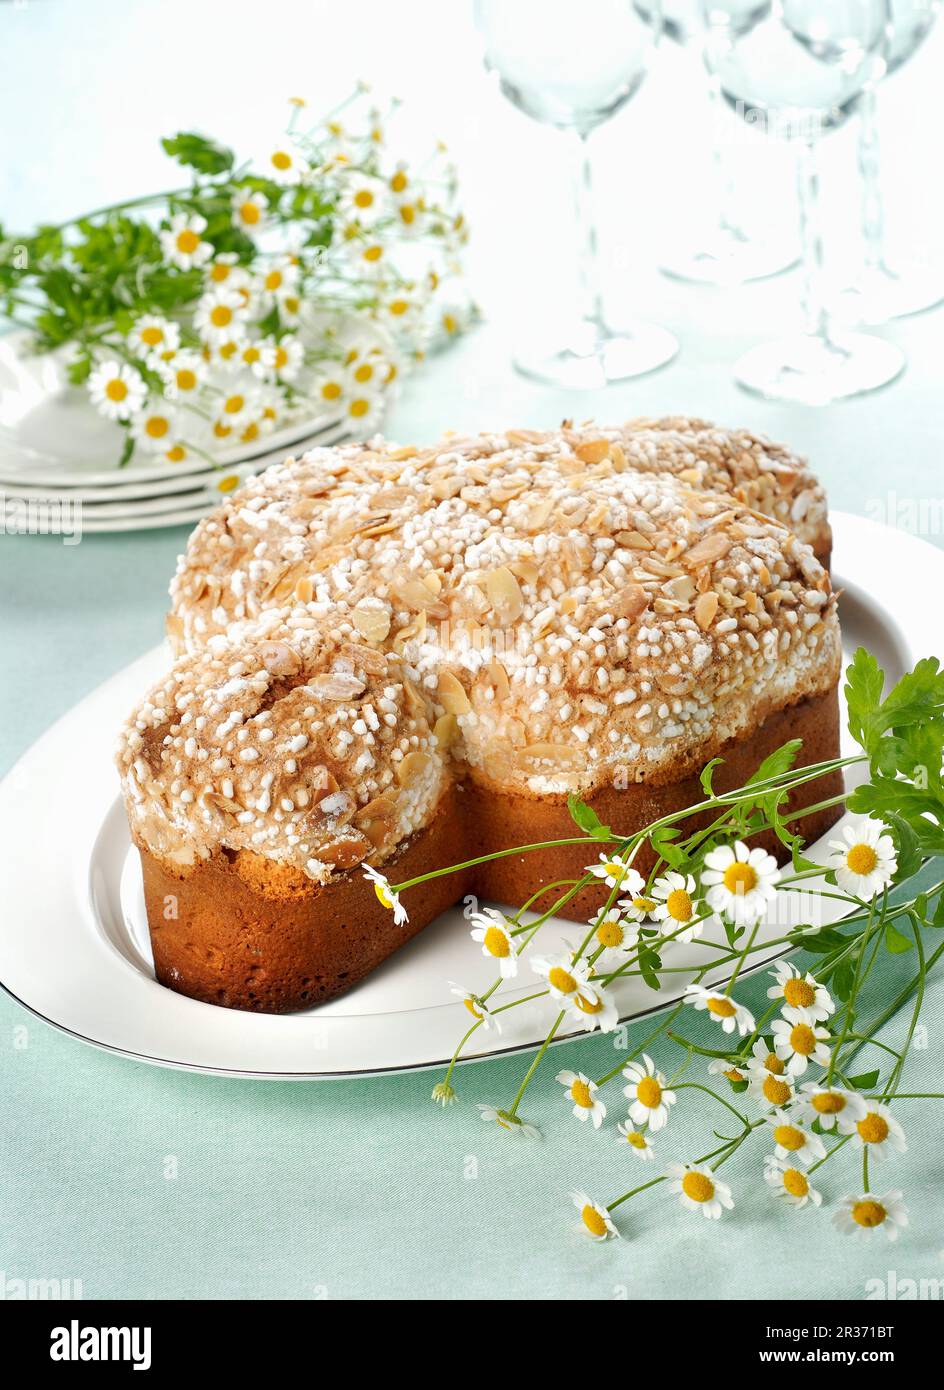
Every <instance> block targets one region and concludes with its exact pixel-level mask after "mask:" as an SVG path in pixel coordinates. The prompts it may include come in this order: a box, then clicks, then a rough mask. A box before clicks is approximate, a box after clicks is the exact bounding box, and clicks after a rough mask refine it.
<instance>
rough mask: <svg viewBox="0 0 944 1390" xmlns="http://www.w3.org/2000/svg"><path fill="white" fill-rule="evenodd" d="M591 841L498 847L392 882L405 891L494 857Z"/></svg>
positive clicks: (580, 837)
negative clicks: (425, 872) (461, 860)
mask: <svg viewBox="0 0 944 1390" xmlns="http://www.w3.org/2000/svg"><path fill="white" fill-rule="evenodd" d="M615 838H616V837H615V836H614V837H613V838H612V839H608V840H606V841H603V840H600V841H596V840H593V841H592V843H600V844H603V843H606V844H612V843H613V842H614V840H615ZM588 842H590V837H588V836H586V835H575V836H574V837H573V838H571V839H567V840H539V841H536V842H535V843H534V844H532V845H514V846H513V847H512V848H511V849H496V850H493V851H492V853H491V854H480V855H478V856H477V857H476V858H475V859H465V860H463V862H462V863H461V864H450V865H449V866H448V868H445V869H431V870H430V872H429V873H428V874H417V876H416V878H408V879H406V880H405V881H404V882H403V883H395V884H391V888H392V889H393V891H394V892H395V893H403V892H404V891H405V890H406V889H407V888H415V887H416V885H417V884H418V883H428V882H429V880H430V879H433V878H445V877H446V875H447V874H456V873H458V872H459V871H460V870H461V869H474V868H475V866H476V865H477V864H489V863H491V861H492V860H493V859H508V858H509V856H511V855H513V854H529V853H530V852H531V851H532V850H536V849H558V848H560V847H561V846H563V845H585V844H587V843H588Z"/></svg>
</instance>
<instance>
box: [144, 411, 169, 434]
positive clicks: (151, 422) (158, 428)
mask: <svg viewBox="0 0 944 1390" xmlns="http://www.w3.org/2000/svg"><path fill="white" fill-rule="evenodd" d="M169 429H170V421H169V420H168V419H167V418H166V417H165V416H164V415H150V416H149V417H148V419H147V421H146V422H145V425H144V433H145V434H146V435H147V436H148V437H149V438H150V439H163V438H164V435H165V434H166V433H167V431H168V430H169Z"/></svg>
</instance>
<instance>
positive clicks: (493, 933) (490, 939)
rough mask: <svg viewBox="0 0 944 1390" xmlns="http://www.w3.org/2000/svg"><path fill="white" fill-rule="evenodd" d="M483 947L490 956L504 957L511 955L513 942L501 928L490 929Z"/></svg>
mask: <svg viewBox="0 0 944 1390" xmlns="http://www.w3.org/2000/svg"><path fill="white" fill-rule="evenodd" d="M482 945H483V946H484V947H485V949H486V951H487V952H488V954H489V955H490V956H499V957H504V956H507V955H510V954H511V942H510V941H509V940H508V937H507V936H506V935H505V933H504V932H503V931H502V930H501V928H500V927H488V928H487V929H486V932H485V938H484V940H483V942H482Z"/></svg>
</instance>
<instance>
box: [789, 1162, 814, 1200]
mask: <svg viewBox="0 0 944 1390" xmlns="http://www.w3.org/2000/svg"><path fill="white" fill-rule="evenodd" d="M783 1185H784V1187H785V1188H786V1189H787V1191H788V1192H789V1193H790V1196H791V1197H805V1196H806V1194H807V1193H808V1192H809V1190H810V1184H809V1182H808V1181H807V1177H806V1174H805V1173H801V1172H800V1170H799V1168H785V1169H784V1170H783Z"/></svg>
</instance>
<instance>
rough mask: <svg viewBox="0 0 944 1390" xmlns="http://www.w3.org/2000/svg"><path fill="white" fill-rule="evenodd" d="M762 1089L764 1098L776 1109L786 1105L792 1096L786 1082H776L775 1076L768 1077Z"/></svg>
mask: <svg viewBox="0 0 944 1390" xmlns="http://www.w3.org/2000/svg"><path fill="white" fill-rule="evenodd" d="M762 1089H763V1092H764V1096H765V1098H766V1099H767V1100H769V1101H770V1103H771V1105H776V1106H777V1107H778V1109H779V1107H780V1106H781V1105H786V1103H787V1101H788V1100H789V1099H790V1096H791V1094H792V1092H791V1090H790V1087H789V1086H788V1085H787V1083H786V1081H778V1080H777V1078H776V1077H775V1076H768V1077H767V1080H766V1081H765V1082H764V1085H763V1088H762Z"/></svg>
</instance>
